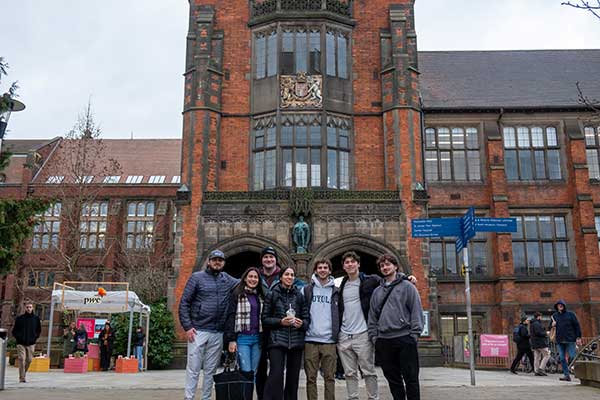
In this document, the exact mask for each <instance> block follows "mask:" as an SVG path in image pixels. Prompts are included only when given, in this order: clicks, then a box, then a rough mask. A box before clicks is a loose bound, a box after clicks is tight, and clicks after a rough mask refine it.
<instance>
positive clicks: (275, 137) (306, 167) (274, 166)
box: [252, 113, 351, 190]
mask: <svg viewBox="0 0 600 400" xmlns="http://www.w3.org/2000/svg"><path fill="white" fill-rule="evenodd" d="M277 121H278V119H277V117H276V116H270V117H264V118H259V119H256V120H255V121H254V128H253V131H252V151H253V157H252V159H253V184H252V188H253V189H254V190H263V189H272V188H275V187H328V188H332V189H350V130H351V126H350V121H349V120H348V119H346V118H341V117H333V116H329V117H327V123H326V125H325V126H323V125H324V124H323V123H322V115H321V114H308V113H307V114H282V115H281V116H280V117H279V121H280V122H279V123H277Z"/></svg>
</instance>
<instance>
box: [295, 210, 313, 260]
mask: <svg viewBox="0 0 600 400" xmlns="http://www.w3.org/2000/svg"><path fill="white" fill-rule="evenodd" d="M292 239H293V240H294V244H295V245H296V253H300V254H302V253H306V252H307V251H308V244H309V243H310V226H309V225H308V224H307V223H306V222H305V221H304V217H303V216H302V215H301V216H300V219H299V221H298V222H296V224H295V225H294V229H293V230H292Z"/></svg>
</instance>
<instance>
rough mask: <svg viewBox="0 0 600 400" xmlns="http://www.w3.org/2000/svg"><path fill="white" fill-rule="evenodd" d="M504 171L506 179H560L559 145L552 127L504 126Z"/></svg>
mask: <svg viewBox="0 0 600 400" xmlns="http://www.w3.org/2000/svg"><path fill="white" fill-rule="evenodd" d="M502 134H503V139H504V170H505V173H506V179H507V180H509V181H530V180H560V179H562V172H561V167H560V144H559V142H558V137H557V134H556V128H555V127H553V126H548V127H540V126H533V127H528V126H518V127H512V126H507V127H504V129H503V131H502Z"/></svg>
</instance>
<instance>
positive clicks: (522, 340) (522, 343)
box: [510, 317, 534, 375]
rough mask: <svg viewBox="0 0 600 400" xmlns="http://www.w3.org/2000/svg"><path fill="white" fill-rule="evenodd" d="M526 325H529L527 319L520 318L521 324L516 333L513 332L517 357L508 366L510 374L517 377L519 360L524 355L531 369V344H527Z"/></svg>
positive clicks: (527, 333)
mask: <svg viewBox="0 0 600 400" xmlns="http://www.w3.org/2000/svg"><path fill="white" fill-rule="evenodd" d="M527 325H529V320H528V319H527V317H522V318H521V323H520V324H519V326H518V332H515V335H513V336H514V338H513V339H514V341H515V342H516V343H517V355H516V357H515V359H514V360H513V362H512V365H511V366H510V372H512V373H513V374H515V375H517V367H518V366H519V363H520V362H521V358H523V356H524V355H527V358H528V359H529V363H530V364H531V367H532V369H533V365H534V363H533V352H532V351H531V344H530V343H529V338H530V336H529V329H527Z"/></svg>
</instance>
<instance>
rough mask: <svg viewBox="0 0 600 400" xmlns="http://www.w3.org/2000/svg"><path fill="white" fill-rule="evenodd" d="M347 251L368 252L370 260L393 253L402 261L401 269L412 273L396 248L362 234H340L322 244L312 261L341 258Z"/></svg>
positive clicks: (338, 267) (339, 266)
mask: <svg viewBox="0 0 600 400" xmlns="http://www.w3.org/2000/svg"><path fill="white" fill-rule="evenodd" d="M347 251H355V252H357V253H358V254H359V255H360V254H361V253H362V254H366V255H367V256H369V259H370V260H372V259H373V258H375V259H377V257H379V256H380V255H382V254H386V253H387V254H391V255H393V256H395V257H396V258H397V259H398V262H399V263H400V270H401V271H402V272H404V273H405V274H410V273H411V268H410V266H408V265H407V264H406V263H405V262H403V260H402V257H400V253H399V252H398V251H397V250H396V249H394V248H393V247H390V246H389V245H388V244H386V243H384V242H381V241H380V240H378V239H375V238H373V237H371V236H367V235H361V234H350V235H344V236H340V237H338V238H337V239H335V240H331V241H329V242H327V243H324V244H322V245H321V246H319V248H318V249H316V251H315V253H314V255H313V257H312V260H311V261H314V260H318V259H319V258H328V259H330V260H333V259H339V258H341V255H342V254H344V253H345V252H347ZM340 261H341V260H340ZM362 261H363V260H362V257H361V265H362ZM338 264H339V263H338ZM333 269H334V273H335V272H336V271H337V270H339V269H341V265H334V266H333ZM369 272H373V271H369Z"/></svg>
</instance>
